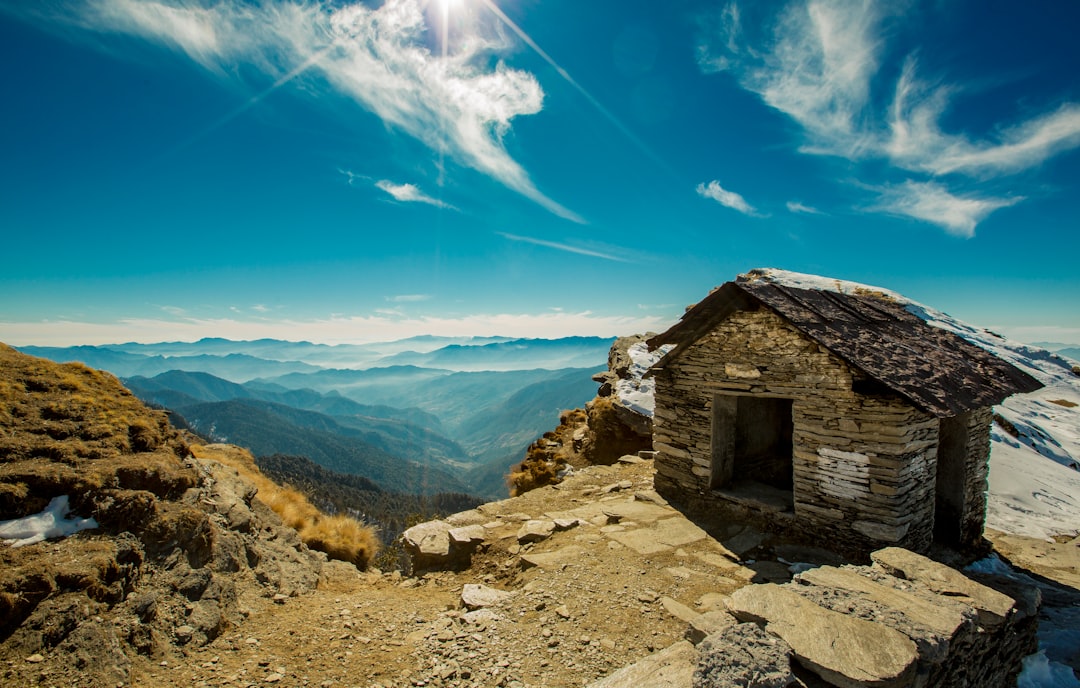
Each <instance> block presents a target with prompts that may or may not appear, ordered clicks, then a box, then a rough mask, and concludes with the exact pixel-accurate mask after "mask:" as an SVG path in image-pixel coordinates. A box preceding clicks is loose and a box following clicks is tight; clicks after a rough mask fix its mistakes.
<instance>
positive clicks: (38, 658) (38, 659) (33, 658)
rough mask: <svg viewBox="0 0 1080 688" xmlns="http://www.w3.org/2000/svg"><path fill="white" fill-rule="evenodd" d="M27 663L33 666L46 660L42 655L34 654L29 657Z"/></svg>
mask: <svg viewBox="0 0 1080 688" xmlns="http://www.w3.org/2000/svg"><path fill="white" fill-rule="evenodd" d="M26 661H28V662H30V663H31V664H40V663H41V662H44V661H45V658H44V657H42V656H41V655H40V654H37V653H34V654H32V655H30V656H29V657H27V658H26Z"/></svg>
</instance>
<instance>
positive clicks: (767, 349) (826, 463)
mask: <svg viewBox="0 0 1080 688" xmlns="http://www.w3.org/2000/svg"><path fill="white" fill-rule="evenodd" d="M687 346H688V348H687V350H686V351H685V352H683V353H682V355H680V356H679V357H678V358H677V359H675V360H674V361H672V362H670V363H669V364H667V367H666V368H665V369H664V370H663V371H659V372H658V373H657V374H656V413H655V416H654V429H653V448H654V449H655V450H656V451H657V456H656V471H657V472H656V487H657V490H658V491H660V492H661V493H662V494H665V496H668V497H669V498H670V499H673V500H675V501H679V500H680V499H681V498H682V499H683V500H684V501H687V498H689V502H693V503H701V502H705V503H708V502H709V501H710V500H711V501H716V502H723V501H724V500H725V499H726V498H725V496H724V493H723V491H722V490H720V491H716V490H713V487H714V482H715V479H714V470H713V437H712V424H713V407H714V403H716V404H724V403H727V402H726V398H727V397H730V396H731V395H735V396H755V397H765V398H770V397H772V398H785V399H791V400H792V404H791V413H792V421H793V430H792V443H793V450H792V454H793V456H792V469H791V470H792V472H793V486H792V496H793V502H794V514H793V518H791V517H786V518H782V519H781V520H782V521H783V523H782V524H781V525H788V526H790V525H791V524H794V525H795V527H797V528H799V529H805V530H806V531H807V532H810V533H813V534H814V536H815V538H832V539H833V541H834V542H836V543H837V544H838V545H840V546H841V547H847V548H850V549H856V550H861V551H866V552H868V551H870V550H872V549H875V548H878V547H881V546H883V545H886V544H890V545H898V546H902V547H906V548H909V549H913V550H916V551H925V550H926V549H927V547H929V545H930V543H931V541H932V539H933V523H934V508H935V478H936V456H937V441H938V430H939V425H940V424H939V421H938V419H936V418H934V417H932V416H930V415H928V414H926V413H924V412H923V411H920V410H918V409H916V408H914V407H912V406H911V405H909V404H908V403H907V402H906V401H904V400H903V399H901V398H899V397H897V396H895V395H890V394H884V393H883V394H869V395H866V394H857V393H856V392H854V391H852V385H853V383H856V381H857V380H858V379H859V374H858V372H857V371H853V370H852V369H851V368H850V367H849V366H848V365H847V364H846V363H844V362H843V361H842V360H841V359H839V358H838V357H837V356H835V355H834V354H832V353H830V352H828V351H827V350H826V349H824V348H823V347H820V346H819V345H818V344H817V343H815V342H814V341H812V340H810V339H809V338H808V337H806V336H805V335H803V334H802V333H801V332H799V331H798V330H797V329H795V328H794V327H793V326H791V325H790V324H788V323H787V322H786V321H785V320H783V319H782V318H781V317H779V316H778V315H776V314H775V313H773V312H772V311H770V310H768V309H765V308H761V309H758V310H753V311H737V312H735V313H734V314H732V315H731V316H729V317H728V318H727V319H725V320H724V321H723V322H722V323H721V324H720V325H718V326H717V327H716V328H715V329H714V330H713V331H712V332H710V333H709V334H707V335H705V336H704V337H702V338H701V339H699V340H698V341H697V342H695V343H693V344H690V345H687ZM982 416H983V414H982V413H981V412H977V413H973V414H971V418H970V423H971V424H972V425H973V426H974V425H979V424H980V423H982V421H983V418H982ZM987 432H988V431H987ZM984 434H985V433H984ZM986 438H987V441H988V434H987V435H986ZM975 445H980V446H982V445H983V440H982V437H976V438H974V439H973V440H972V441H971V442H969V447H970V450H971V451H970V456H969V461H970V470H968V471H967V473H968V475H967V476H966V478H965V479H966V480H967V481H969V484H968V486H967V487H966V488H965V490H966V492H967V493H969V497H970V500H971V501H974V500H976V499H983V500H984V506H983V510H984V509H985V497H984V496H983V495H982V490H984V489H985V479H986V468H985V462H986V453H985V446H983V453H982V454H981V458H980V457H979V453H978V451H977V449H976V446H975ZM980 466H981V468H980ZM970 513H972V512H971V511H969V514H970ZM981 513H982V512H981V511H980V515H979V529H980V532H981V527H982V522H981ZM965 523H966V522H965ZM973 524H974V519H972V526H973ZM968 527H969V526H967V525H965V528H968Z"/></svg>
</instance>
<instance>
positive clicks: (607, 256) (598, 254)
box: [495, 232, 632, 263]
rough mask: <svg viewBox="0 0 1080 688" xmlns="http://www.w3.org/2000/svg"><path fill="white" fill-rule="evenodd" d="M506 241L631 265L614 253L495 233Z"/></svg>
mask: <svg viewBox="0 0 1080 688" xmlns="http://www.w3.org/2000/svg"><path fill="white" fill-rule="evenodd" d="M495 233H496V234H498V235H499V236H501V237H502V238H504V239H509V240H510V241H520V242H523V243H526V244H533V245H535V246H543V247H545V248H553V249H555V250H556V251H565V252H567V253H576V254H578V255H580V256H589V257H591V258H602V259H604V260H613V261H615V262H617V263H630V262H632V261H630V260H629V259H627V258H622V257H620V256H616V255H614V254H612V253H605V252H603V251H597V250H593V249H589V248H583V247H581V246H574V245H572V244H564V243H560V242H557V241H547V240H546V239H534V238H532V237H526V236H520V235H518V234H509V233H507V232H495Z"/></svg>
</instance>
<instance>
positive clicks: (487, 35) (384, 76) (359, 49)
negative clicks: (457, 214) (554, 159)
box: [54, 0, 583, 222]
mask: <svg viewBox="0 0 1080 688" xmlns="http://www.w3.org/2000/svg"><path fill="white" fill-rule="evenodd" d="M429 4H430V3H428V2H425V1H424V0H386V2H384V3H383V4H382V5H381V6H380V7H378V8H377V9H372V8H369V7H367V6H366V5H365V4H362V3H360V2H355V3H354V4H348V5H343V4H340V3H309V2H301V1H300V0H267V1H266V2H263V3H258V4H254V3H246V2H240V0H222V1H221V2H217V3H214V4H210V5H207V4H205V3H202V2H198V1H197V0H175V1H174V2H168V3H166V2H156V1H154V0H139V1H136V0H67V1H66V2H62V4H61V6H62V7H63V8H65V11H66V13H67V14H66V19H67V21H68V22H69V23H72V24H74V25H76V26H79V27H82V28H84V29H88V30H93V31H97V32H103V33H121V34H128V35H133V36H138V37H140V38H143V39H145V40H148V41H152V42H156V43H159V44H162V45H165V46H167V47H169V48H171V49H173V50H175V51H178V52H181V53H183V54H185V55H186V56H188V57H189V58H190V59H192V60H194V61H195V62H197V63H198V64H200V65H202V66H203V67H205V68H206V69H208V70H210V71H212V72H214V73H215V74H217V75H219V76H221V77H223V78H233V75H236V74H241V73H245V71H248V70H250V68H252V67H254V68H255V69H256V70H259V71H261V72H262V73H264V74H265V75H267V76H269V77H270V78H272V79H274V80H275V86H274V87H277V86H280V85H284V84H285V83H287V82H288V81H290V80H291V79H293V78H297V77H299V76H301V75H304V76H305V77H306V78H311V79H313V78H314V77H316V76H317V77H320V78H321V82H322V83H324V84H328V85H329V86H330V87H332V88H333V89H334V90H336V91H337V92H339V93H341V94H344V95H346V96H348V97H350V98H352V99H353V100H354V101H355V102H356V103H357V104H359V105H360V106H362V107H363V108H365V109H367V110H369V111H371V112H373V113H374V114H375V115H377V116H378V117H380V118H381V119H382V120H383V122H385V123H386V124H387V125H389V126H390V127H392V128H395V129H397V130H400V131H402V132H404V133H406V134H407V135H409V136H411V137H413V138H415V139H417V140H419V141H421V142H423V143H424V144H425V145H427V146H428V147H429V148H431V149H432V150H433V151H437V152H439V153H440V155H442V154H443V153H445V154H446V155H448V156H450V157H451V158H453V159H454V160H456V161H457V162H458V163H459V164H461V165H464V166H467V167H470V168H473V169H475V170H477V171H479V172H481V173H483V174H485V175H488V176H490V177H492V178H493V179H495V180H497V181H498V182H500V183H501V184H503V185H505V186H507V187H508V188H510V189H513V190H514V191H516V192H518V193H520V194H522V195H524V196H526V197H527V198H530V199H531V200H533V201H535V202H536V203H538V204H540V205H541V206H543V207H544V208H546V209H548V210H549V211H551V212H552V213H555V214H556V215H558V216H560V217H563V218H566V219H568V220H572V221H574V222H583V220H582V218H581V217H580V216H578V215H577V214H576V213H574V212H573V211H571V210H569V209H568V208H565V207H564V206H562V205H560V204H559V203H557V202H556V201H554V200H552V199H551V198H549V197H548V196H546V195H545V194H544V193H543V192H541V191H540V190H539V189H538V188H537V186H536V185H535V183H534V182H533V181H532V179H531V177H530V176H529V174H528V172H527V171H526V170H525V169H524V168H523V167H522V166H521V165H520V164H519V163H518V162H517V161H515V160H514V159H513V158H512V157H511V156H510V154H509V153H508V152H507V150H506V147H505V146H504V145H503V139H504V137H505V136H506V135H507V133H508V132H509V131H510V128H511V124H512V122H513V120H514V118H516V117H519V116H523V115H531V114H535V113H538V112H540V110H541V109H542V107H543V99H544V93H543V90H542V89H541V87H540V84H539V82H538V81H537V80H536V78H535V77H534V76H533V75H532V74H530V73H528V72H525V71H522V70H517V69H511V68H510V67H508V66H507V65H506V64H505V63H504V62H502V61H501V60H498V59H494V60H493V59H492V58H493V57H497V56H498V55H499V54H500V53H501V52H503V51H504V50H506V49H507V48H509V47H510V46H509V43H508V41H507V40H506V36H505V34H504V32H503V31H502V29H501V25H500V23H499V21H498V19H497V18H495V17H494V16H493V15H490V14H480V13H472V14H469V15H467V16H468V21H467V22H463V23H462V25H461V26H460V27H459V29H460V30H461V31H462V32H463V35H462V36H461V37H460V38H459V40H456V41H455V42H454V46H453V48H454V49H453V50H452V51H451V50H446V49H445V48H444V49H443V51H442V54H437V53H435V52H433V51H432V50H431V48H430V47H429V45H428V42H427V40H428V36H429V34H430V33H434V31H431V29H432V28H433V27H431V26H429V23H428V21H427V18H426V16H425V10H426V9H427V8H428V5H429ZM463 16H465V15H463ZM485 17H486V18H487V21H485V20H484V19H485ZM54 18H55V16H54ZM312 83H315V82H314V81H312Z"/></svg>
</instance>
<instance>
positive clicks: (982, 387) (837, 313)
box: [649, 279, 1043, 418]
mask: <svg viewBox="0 0 1080 688" xmlns="http://www.w3.org/2000/svg"><path fill="white" fill-rule="evenodd" d="M761 307H765V308H768V309H770V310H772V311H774V312H775V313H777V314H778V315H780V316H781V317H782V318H784V319H785V320H787V321H788V322H789V323H791V325H792V326H794V327H795V328H796V329H798V330H799V331H800V332H802V333H804V334H805V335H806V336H807V337H810V338H811V339H813V340H814V341H815V342H817V343H818V344H820V345H821V346H823V347H825V348H826V349H828V350H829V351H831V352H832V353H833V354H835V355H836V356H838V357H839V358H841V359H843V360H844V361H845V362H846V363H847V364H849V365H851V366H853V367H854V368H856V369H858V370H860V371H862V372H863V373H865V374H866V375H867V376H868V377H869V378H871V379H873V380H875V381H877V382H878V383H880V384H881V385H883V386H884V387H885V388H887V389H888V390H890V391H892V392H894V393H896V394H899V395H900V396H902V397H904V398H906V399H907V400H908V401H909V402H911V404H913V405H914V406H916V407H917V408H920V409H922V410H923V411H925V412H927V413H929V414H931V415H934V416H936V417H939V418H945V417H949V416H955V415H958V414H961V413H965V412H967V411H971V410H974V409H977V408H984V407H988V406H993V405H994V404H998V403H1000V402H1001V401H1002V400H1004V399H1005V397H1007V396H1009V395H1011V394H1017V393H1023V392H1032V391H1035V390H1037V389H1039V388H1041V387H1042V386H1043V385H1042V383H1040V382H1039V381H1038V380H1036V379H1035V378H1033V377H1031V376H1030V375H1028V374H1027V373H1025V372H1023V371H1022V370H1020V369H1018V368H1016V367H1015V366H1013V365H1011V364H1010V363H1008V362H1006V361H1004V360H1002V359H1000V358H998V357H997V356H994V355H993V354H991V353H990V352H988V351H986V350H984V349H982V348H980V347H978V346H976V345H974V344H971V343H970V342H968V341H967V340H965V339H963V338H961V337H959V336H957V335H955V334H953V333H951V332H948V331H947V330H943V329H941V328H938V327H933V326H931V325H928V324H927V323H926V322H925V321H923V320H922V319H920V318H918V317H917V316H915V315H913V314H911V313H909V312H908V311H907V310H906V309H905V308H904V307H903V306H902V305H900V304H898V303H895V302H893V301H891V300H889V299H888V298H887V297H883V296H882V295H881V294H873V293H868V294H842V293H838V292H833V291H825V290H819V289H801V288H796V287H787V286H783V285H779V284H775V283H772V282H766V281H763V280H753V281H744V280H743V279H740V280H739V281H736V282H728V283H726V284H724V285H723V286H721V287H719V288H718V289H716V290H715V291H713V292H712V293H711V294H709V295H708V296H707V297H705V298H704V299H703V300H702V301H701V302H699V303H698V304H697V305H695V306H694V307H693V308H691V309H690V310H689V311H687V313H686V314H685V315H684V316H683V318H682V319H681V320H680V321H679V322H678V323H676V324H675V325H674V326H673V327H671V329H669V330H668V331H667V332H664V333H662V334H659V335H657V336H656V337H653V338H652V339H650V340H649V347H650V348H651V349H656V348H657V347H659V346H661V345H664V344H675V345H676V346H675V348H674V349H673V350H672V351H671V352H669V353H668V354H667V355H666V356H665V357H664V358H662V359H661V360H660V361H659V362H658V363H657V365H656V368H663V367H664V366H665V364H666V363H668V362H670V361H672V360H675V359H677V358H678V357H679V356H680V355H681V354H682V352H683V351H685V350H686V348H687V346H688V345H689V344H691V343H693V342H695V341H697V340H698V339H700V338H701V337H703V336H704V335H705V334H706V333H708V332H709V331H710V330H711V329H712V328H713V327H714V326H715V325H717V324H718V323H720V322H721V321H723V320H724V319H725V318H727V317H728V316H729V315H731V314H732V313H734V312H735V311H738V310H755V309H757V308H761Z"/></svg>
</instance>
